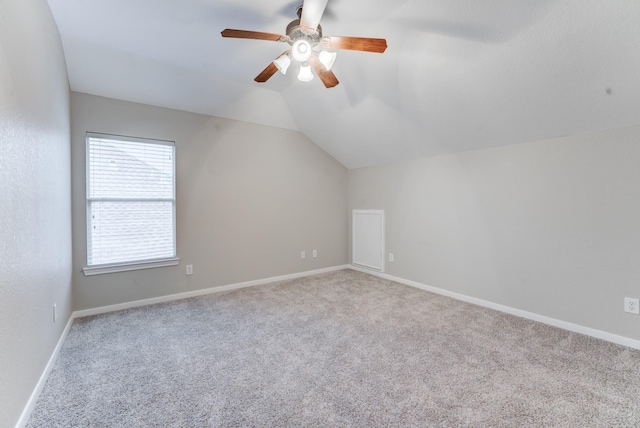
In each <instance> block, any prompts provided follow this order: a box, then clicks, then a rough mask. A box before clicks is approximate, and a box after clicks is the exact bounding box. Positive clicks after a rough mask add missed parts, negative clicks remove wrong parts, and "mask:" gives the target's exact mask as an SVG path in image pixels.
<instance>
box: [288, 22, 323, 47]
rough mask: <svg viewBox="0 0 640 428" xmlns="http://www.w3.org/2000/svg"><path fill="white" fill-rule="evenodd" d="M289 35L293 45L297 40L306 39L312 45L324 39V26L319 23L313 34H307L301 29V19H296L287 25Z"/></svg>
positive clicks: (290, 42)
mask: <svg viewBox="0 0 640 428" xmlns="http://www.w3.org/2000/svg"><path fill="white" fill-rule="evenodd" d="M287 36H288V37H289V44H290V45H293V44H294V43H295V42H296V41H297V40H300V39H306V40H307V41H308V42H309V43H311V45H312V46H315V45H316V44H317V43H319V42H320V39H322V27H321V26H320V25H318V28H316V31H314V33H313V34H305V33H303V32H302V30H301V29H300V20H299V19H295V20H293V21H291V22H290V23H289V25H287Z"/></svg>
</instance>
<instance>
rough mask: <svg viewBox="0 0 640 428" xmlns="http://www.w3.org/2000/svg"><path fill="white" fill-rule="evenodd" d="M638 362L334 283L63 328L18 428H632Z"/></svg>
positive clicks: (516, 325)
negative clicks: (25, 422)
mask: <svg viewBox="0 0 640 428" xmlns="http://www.w3.org/2000/svg"><path fill="white" fill-rule="evenodd" d="M639 406H640V351H636V350H632V349H629V348H624V347H621V346H618V345H614V344H611V343H607V342H603V341H600V340H597V339H593V338H590V337H586V336H582V335H579V334H575V333H570V332H567V331H564V330H560V329H556V328H553V327H549V326H547V325H544V324H539V323H535V322H532V321H528V320H524V319H521V318H517V317H514V316H510V315H506V314H503V313H500V312H495V311H492V310H489V309H485V308H481V307H477V306H473V305H470V304H466V303H463V302H459V301H456V300H452V299H449V298H446V297H442V296H438V295H435V294H431V293H427V292H424V291H421V290H417V289H413V288H410V287H406V286H404V285H400V284H397V283H393V282H390V281H386V280H383V279H380V278H377V277H373V276H370V275H366V274H363V273H360V272H356V271H353V270H344V271H338V272H334V273H328V274H323V275H318V276H313V277H308V278H303V279H298V280H291V281H283V282H280V283H276V284H272V285H264V286H258V287H253V288H247V289H242V290H238V291H233V292H224V293H218V294H213V295H209V296H205V297H199V298H193V299H186V300H181V301H176V302H171V303H166V304H159V305H153V306H147V307H143V308H136V309H130V310H126V311H120V312H115V313H110V314H105V315H100V316H94V317H87V318H82V319H79V320H76V322H75V323H74V324H73V326H72V328H71V331H70V333H69V336H68V338H67V340H66V342H65V344H64V346H63V349H62V351H61V354H60V357H59V358H58V361H57V362H56V365H55V368H54V370H53V372H52V373H51V375H50V377H49V379H48V381H47V383H46V386H45V388H44V390H43V392H42V394H41V396H40V398H39V400H38V402H37V404H36V407H35V409H34V412H33V414H32V416H31V419H30V421H29V426H30V427H75V426H78V427H80V426H82V427H111V426H113V427H116V426H117V427H165V426H176V427H209V426H216V427H218V426H222V427H247V426H255V427H258V426H261V427H262V426H273V427H276V426H277V427H282V426H290V427H301V426H305V427H306V426H359V427H360V426H422V427H424V426H433V427H452V426H473V427H499V426H505V427H506V426H509V427H522V426H549V427H552V426H553V427H556V426H567V427H586V426H589V427H593V426H602V427H605V426H606V427H612V426H615V427H624V426H627V427H638V426H640V407H639Z"/></svg>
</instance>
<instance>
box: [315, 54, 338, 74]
mask: <svg viewBox="0 0 640 428" xmlns="http://www.w3.org/2000/svg"><path fill="white" fill-rule="evenodd" d="M336 56H338V55H337V54H336V53H335V52H328V51H320V53H319V54H318V59H319V60H320V62H321V63H322V65H324V67H325V68H326V69H327V70H331V67H333V64H334V63H335V62H336Z"/></svg>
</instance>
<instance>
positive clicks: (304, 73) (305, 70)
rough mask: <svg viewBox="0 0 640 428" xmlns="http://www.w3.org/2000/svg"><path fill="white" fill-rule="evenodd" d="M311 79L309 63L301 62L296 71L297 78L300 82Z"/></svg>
mask: <svg viewBox="0 0 640 428" xmlns="http://www.w3.org/2000/svg"><path fill="white" fill-rule="evenodd" d="M311 79H313V73H312V72H311V67H309V64H302V65H301V66H300V73H298V80H300V81H301V82H308V81H310V80H311Z"/></svg>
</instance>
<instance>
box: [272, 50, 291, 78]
mask: <svg viewBox="0 0 640 428" xmlns="http://www.w3.org/2000/svg"><path fill="white" fill-rule="evenodd" d="M273 63H274V64H275V65H276V67H278V70H280V73H282V74H287V69H288V68H289V66H290V65H291V58H289V55H288V54H286V53H285V54H282V55H280V56H279V57H278V58H276V59H275V61H273Z"/></svg>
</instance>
